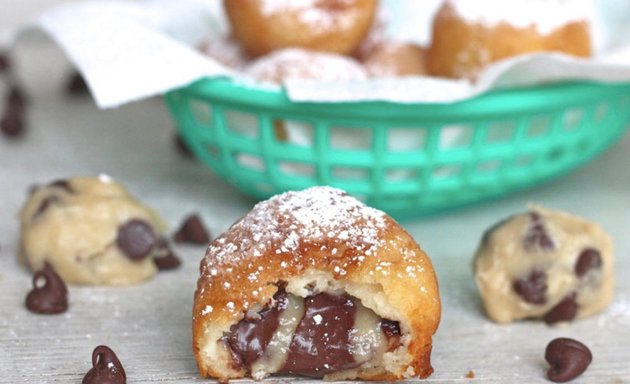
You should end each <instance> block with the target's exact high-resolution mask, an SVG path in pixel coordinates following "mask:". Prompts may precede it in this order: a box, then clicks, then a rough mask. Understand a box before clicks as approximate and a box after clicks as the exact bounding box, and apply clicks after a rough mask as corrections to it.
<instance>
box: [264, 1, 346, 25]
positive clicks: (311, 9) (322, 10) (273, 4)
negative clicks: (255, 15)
mask: <svg viewBox="0 0 630 384" xmlns="http://www.w3.org/2000/svg"><path fill="white" fill-rule="evenodd" d="M329 3H330V2H322V1H321V0H263V1H262V2H261V7H260V11H261V13H262V14H263V15H266V16H274V15H278V14H286V13H291V14H293V15H296V16H297V19H298V20H299V21H300V22H301V23H303V24H306V25H312V26H313V27H315V28H316V29H318V30H322V31H324V30H331V29H334V28H342V27H346V26H348V25H350V24H351V22H352V17H353V15H352V14H351V13H349V12H348V11H349V10H350V9H351V8H350V6H351V5H352V0H336V3H338V8H337V9H339V11H336V9H335V8H331V7H330V4H329Z"/></svg>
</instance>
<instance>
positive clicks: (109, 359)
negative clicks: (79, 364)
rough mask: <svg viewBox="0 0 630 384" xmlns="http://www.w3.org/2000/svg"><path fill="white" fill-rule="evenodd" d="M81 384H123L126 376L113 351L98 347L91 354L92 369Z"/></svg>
mask: <svg viewBox="0 0 630 384" xmlns="http://www.w3.org/2000/svg"><path fill="white" fill-rule="evenodd" d="M81 383H82V384H125V383H127V375H126V374H125V369H124V368H123V366H122V364H120V360H118V357H117V356H116V354H115V353H114V351H112V350H111V349H110V348H109V347H107V346H105V345H99V346H98V347H96V348H94V351H93V352H92V369H90V370H89V371H88V372H87V373H86V374H85V376H84V377H83V381H82V382H81Z"/></svg>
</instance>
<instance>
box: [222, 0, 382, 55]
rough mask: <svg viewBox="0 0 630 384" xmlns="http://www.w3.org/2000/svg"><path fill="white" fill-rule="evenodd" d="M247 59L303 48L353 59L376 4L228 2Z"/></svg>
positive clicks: (345, 0) (362, 0) (370, 0)
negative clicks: (248, 57)
mask: <svg viewBox="0 0 630 384" xmlns="http://www.w3.org/2000/svg"><path fill="white" fill-rule="evenodd" d="M224 5H225V10H226V13H227V16H228V19H229V21H230V24H231V26H232V33H233V34H234V37H235V38H236V39H237V40H238V41H239V42H240V43H241V45H242V46H243V49H244V50H245V52H247V54H249V55H250V56H253V57H257V56H261V55H264V54H267V53H269V52H272V51H274V50H277V49H281V48H287V47H300V48H305V49H310V50H314V51H324V52H333V53H339V54H344V55H345V54H351V53H352V52H354V51H355V50H356V48H357V47H358V46H359V44H360V43H361V41H362V40H363V38H364V37H365V36H366V35H367V33H368V31H369V29H370V26H371V25H372V20H373V19H374V15H375V13H376V9H377V5H378V0H224Z"/></svg>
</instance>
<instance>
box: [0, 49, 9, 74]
mask: <svg viewBox="0 0 630 384" xmlns="http://www.w3.org/2000/svg"><path fill="white" fill-rule="evenodd" d="M9 68H11V60H9V55H8V54H7V53H6V52H0V73H3V72H6V71H8V70H9Z"/></svg>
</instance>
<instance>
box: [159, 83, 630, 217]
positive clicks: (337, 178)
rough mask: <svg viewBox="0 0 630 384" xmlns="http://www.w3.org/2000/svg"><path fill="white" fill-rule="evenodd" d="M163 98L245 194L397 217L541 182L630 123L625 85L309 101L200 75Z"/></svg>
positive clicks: (212, 162) (200, 148) (191, 140)
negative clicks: (337, 198) (340, 199)
mask: <svg viewBox="0 0 630 384" xmlns="http://www.w3.org/2000/svg"><path fill="white" fill-rule="evenodd" d="M166 100H167V103H168V105H169V107H170V110H171V112H172V114H173V116H174V118H175V120H176V122H177V126H178V127H179V129H180V133H181V135H182V137H183V139H184V141H185V142H186V143H187V144H188V145H189V146H190V148H191V149H192V150H193V151H194V153H195V154H196V155H197V156H198V157H199V158H200V159H201V160H202V161H203V162H204V163H205V164H207V165H208V166H210V167H211V168H212V169H213V170H214V171H215V172H216V173H218V174H219V175H220V176H221V177H222V178H224V179H225V180H227V181H228V182H229V183H231V184H233V185H235V186H236V187H237V188H239V189H240V190H242V191H243V192H245V193H246V194H248V195H251V196H253V197H254V198H257V199H264V198H267V197H269V196H271V195H273V194H276V193H279V192H283V191H286V190H299V189H303V188H307V187H310V186H313V185H331V186H335V187H338V188H341V189H345V190H346V191H348V192H349V193H351V194H353V195H355V196H357V197H359V198H362V199H363V200H364V201H365V202H366V203H368V204H369V205H371V206H374V207H377V208H380V209H383V210H384V211H386V212H388V213H390V214H392V215H394V216H398V217H401V216H402V217H404V216H415V215H422V214H427V213H433V212H437V211H441V210H446V209H451V208H453V207H458V206H462V205H465V204H469V203H472V202H478V201H483V200H487V199H490V198H494V197H497V196H500V195H505V194H508V193H512V192H514V191H517V190H522V189H525V188H529V187H532V186H534V185H537V184H539V183H541V182H544V181H547V180H550V179H553V178H555V177H557V176H559V175H562V174H565V173H567V172H568V171H570V170H572V169H574V168H576V167H577V166H579V165H581V164H584V163H586V162H587V161H588V160H590V159H592V158H593V157H594V156H596V155H597V154H598V153H600V152H602V151H603V150H604V149H605V148H607V147H608V146H609V145H611V144H612V143H613V142H614V141H616V140H617V139H618V138H619V137H620V136H621V135H622V133H623V132H624V130H625V128H626V126H627V125H628V123H629V122H630V84H614V85H611V84H593V83H563V84H555V85H545V86H537V87H531V88H523V89H512V90H503V91H495V92H491V93H488V94H485V95H482V96H480V97H477V98H475V99H472V100H467V101H464V102H460V103H456V104H450V105H440V104H413V105H409V104H394V103H385V102H363V103H342V104H313V103H293V102H291V101H289V100H288V98H287V96H286V94H285V93H284V92H282V91H279V90H270V89H261V88H255V87H253V86H251V85H247V84H242V83H237V82H235V81H231V80H227V79H217V80H209V79H206V80H202V81H199V82H196V83H195V84H193V85H191V86H188V87H186V88H183V89H179V90H177V91H173V92H170V93H169V94H167V95H166ZM278 128H280V129H283V130H284V131H287V130H288V131H289V137H288V138H282V137H279V135H278ZM293 129H297V130H298V131H299V136H298V137H299V140H294V138H293V136H295V135H293V134H292V133H293V131H292V130H293ZM348 137H355V138H356V140H354V141H353V140H348Z"/></svg>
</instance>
